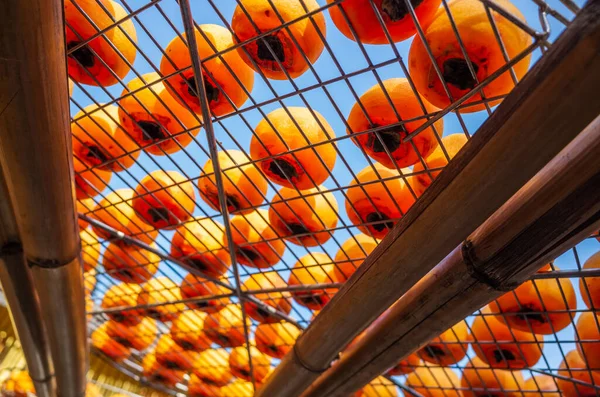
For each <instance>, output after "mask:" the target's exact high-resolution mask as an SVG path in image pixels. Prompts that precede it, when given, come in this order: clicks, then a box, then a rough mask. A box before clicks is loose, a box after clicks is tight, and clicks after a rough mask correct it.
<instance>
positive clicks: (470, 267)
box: [461, 239, 519, 292]
mask: <svg viewBox="0 0 600 397" xmlns="http://www.w3.org/2000/svg"><path fill="white" fill-rule="evenodd" d="M461 253H462V257H463V262H464V263H465V265H466V267H467V271H468V272H469V275H470V276H471V277H473V278H474V279H475V280H477V281H479V282H480V283H482V284H485V285H487V286H488V287H490V288H492V289H494V290H496V291H502V292H508V291H512V290H514V289H515V288H517V287H518V286H519V283H516V282H514V281H513V282H501V281H499V280H497V279H496V278H494V277H493V275H490V274H489V272H487V271H485V270H484V265H485V262H482V261H480V260H479V259H478V258H477V255H476V254H475V246H474V245H473V242H471V241H469V240H468V239H467V240H465V241H463V243H462V247H461Z"/></svg>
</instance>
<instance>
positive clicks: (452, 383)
mask: <svg viewBox="0 0 600 397" xmlns="http://www.w3.org/2000/svg"><path fill="white" fill-rule="evenodd" d="M405 384H406V386H408V387H410V388H411V389H413V390H415V391H416V392H418V393H420V394H421V395H422V396H423V397H459V396H460V393H459V392H458V390H453V389H456V388H457V387H458V386H459V384H460V382H459V380H458V376H457V375H456V374H455V373H454V372H453V371H452V370H451V369H450V368H442V367H429V366H426V367H419V368H417V369H416V370H415V371H414V372H412V373H411V374H409V375H408V377H407V378H406V383H405Z"/></svg>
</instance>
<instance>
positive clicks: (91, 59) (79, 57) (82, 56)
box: [67, 41, 96, 68]
mask: <svg viewBox="0 0 600 397" xmlns="http://www.w3.org/2000/svg"><path fill="white" fill-rule="evenodd" d="M79 44H81V42H80V41H69V42H68V43H67V50H68V51H69V50H71V48H75V47H77V46H78V45H79ZM68 56H69V57H70V58H73V59H75V60H76V61H77V62H79V63H80V64H81V66H83V67H85V68H91V67H92V66H94V64H95V63H96V57H95V56H94V54H93V53H92V50H90V48H89V47H88V46H87V45H84V46H82V47H80V48H78V49H76V50H75V51H73V52H71V53H70V54H69V55H68Z"/></svg>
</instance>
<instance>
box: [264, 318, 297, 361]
mask: <svg viewBox="0 0 600 397" xmlns="http://www.w3.org/2000/svg"><path fill="white" fill-rule="evenodd" d="M301 332H302V331H300V330H299V329H298V328H297V327H296V326H295V325H294V324H292V323H288V322H287V321H280V322H278V323H262V324H259V325H258V326H257V327H256V331H255V332H254V339H255V342H256V348H257V349H258V350H260V351H261V352H263V353H265V354H266V355H268V356H271V357H273V358H278V359H282V358H283V357H284V356H285V355H286V354H287V353H288V352H289V351H290V350H291V349H292V347H293V346H294V343H296V339H297V338H298V337H299V336H300V333H301Z"/></svg>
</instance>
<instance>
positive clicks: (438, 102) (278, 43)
mask: <svg viewBox="0 0 600 397" xmlns="http://www.w3.org/2000/svg"><path fill="white" fill-rule="evenodd" d="M469 2H470V3H473V4H475V6H473V7H475V8H476V9H477V10H478V11H477V12H479V14H478V16H477V18H479V19H477V21H478V23H479V26H483V27H482V28H481V29H482V30H481V31H479V32H477V31H473V30H469V29H468V28H467V27H466V25H465V22H464V19H465V17H466V16H469V14H468V12H467V11H464V10H463V11H461V10H459V6H458V5H457V4H458V3H469ZM65 3H66V4H65V7H66V8H65V10H66V13H65V15H66V32H67V49H68V50H67V55H68V63H69V73H70V77H71V78H72V81H73V82H74V89H73V92H72V95H71V114H72V125H71V126H72V132H73V151H74V153H73V154H74V161H75V169H76V193H77V198H78V199H79V201H78V211H79V213H80V226H81V227H82V240H83V249H84V264H85V265H84V266H85V269H84V270H86V288H87V291H88V309H89V310H88V313H89V315H88V316H89V329H90V335H91V341H92V346H93V347H94V349H95V351H96V352H97V353H98V354H101V355H104V356H106V357H108V358H110V359H111V360H112V361H113V362H115V365H117V366H118V367H119V368H121V369H122V370H123V371H126V372H127V373H131V374H133V375H135V376H137V377H138V378H139V379H141V380H143V381H144V382H149V383H150V384H152V385H153V386H154V387H156V388H157V390H161V391H165V392H167V393H170V394H173V395H175V394H177V393H188V395H193V396H205V395H208V396H210V395H219V396H229V395H231V396H235V397H240V396H245V395H249V396H251V395H253V392H254V389H255V388H257V387H259V386H260V384H261V383H262V382H264V381H265V379H266V378H267V377H268V375H269V373H270V371H271V370H272V368H274V367H275V366H276V365H277V363H278V362H279V359H281V358H282V357H283V356H284V355H285V353H286V352H287V351H289V350H290V348H291V347H292V345H293V343H294V340H295V339H296V338H297V336H298V334H299V332H300V330H301V329H303V328H305V327H307V326H308V325H309V324H310V321H311V320H312V318H313V316H314V315H316V314H317V313H318V311H319V309H320V308H322V307H323V306H324V305H325V304H326V303H327V302H328V301H329V300H330V299H331V297H332V296H333V295H334V294H335V292H336V291H337V288H338V287H339V286H340V285H342V284H343V282H344V281H345V280H346V279H347V277H349V276H350V275H351V274H352V273H353V271H354V270H355V268H356V267H358V266H359V265H360V263H362V261H363V260H364V258H365V257H366V256H367V255H368V254H369V253H370V252H371V251H372V250H373V249H374V248H375V246H376V245H377V244H378V242H379V241H380V239H381V238H383V237H384V236H385V234H386V233H387V232H388V231H389V230H390V229H391V228H392V227H393V225H394V224H395V223H396V222H397V221H398V220H399V219H400V218H401V217H402V216H403V215H404V214H405V213H406V211H408V210H409V208H410V207H411V205H412V204H413V203H414V202H415V201H416V200H418V198H419V196H420V195H421V194H422V193H423V192H424V190H425V189H426V188H427V187H428V186H429V185H430V184H431V183H432V181H433V180H434V179H435V177H436V176H437V174H438V173H439V172H440V171H441V170H442V169H443V167H444V166H445V165H446V164H447V163H448V161H450V159H451V158H452V157H453V156H454V155H455V154H456V152H457V151H458V150H460V147H461V146H462V145H464V143H465V142H466V141H467V140H468V139H469V138H470V137H471V136H472V135H473V134H474V133H475V132H476V130H477V128H478V127H479V126H480V125H481V124H482V123H483V122H484V121H485V120H486V119H487V118H488V117H489V115H490V114H491V113H492V112H493V109H494V107H495V106H496V105H497V104H498V103H499V102H501V100H502V99H503V98H504V97H505V96H506V95H507V94H508V93H509V91H510V89H511V88H512V87H513V86H514V84H516V83H517V82H518V81H519V80H520V79H521V78H522V77H523V74H524V73H525V72H526V71H527V69H528V68H529V65H530V64H533V63H534V62H535V61H536V60H537V59H539V57H541V56H543V54H544V53H545V51H547V49H548V48H549V47H550V46H551V43H552V42H553V41H554V40H555V38H556V37H557V36H558V35H559V34H560V32H561V31H562V30H563V29H564V28H565V27H566V26H567V25H568V24H569V22H570V21H571V20H572V19H573V17H574V16H575V14H576V13H577V11H578V10H579V9H580V7H581V6H582V2H578V1H570V0H548V1H544V0H519V1H513V3H512V4H511V3H509V2H508V1H504V0H502V1H500V0H494V1H492V0H476V1H471V0H454V1H446V0H443V1H428V0H422V1H408V0H383V1H378V0H363V1H353V0H345V1H342V0H328V1H326V2H325V1H324V0H319V1H313V0H304V1H295V0H294V1H292V0H287V1H283V0H253V1H250V0H219V1H213V0H196V1H194V2H189V1H188V0H179V1H175V0H153V1H146V2H133V1H130V0H119V1H117V2H114V1H112V0H98V1H96V0H66V1H65ZM438 6H439V9H438ZM427 7H429V8H427ZM436 10H437V11H436ZM471 11H472V10H471ZM471 11H469V12H471ZM436 12H437V16H435V18H436V19H435V20H436V21H437V20H443V21H445V22H444V23H443V24H442V25H443V26H442V27H439V25H436V24H435V23H432V24H431V25H430V24H429V23H430V20H431V19H432V18H434V15H433V14H434V13H436ZM473 12H474V11H473ZM428 14H431V15H430V16H429V17H428V16H427V15H428ZM361 18H367V19H366V20H362V19H361ZM368 18H371V20H368ZM428 18H429V19H428ZM398 20H400V23H401V24H402V23H403V24H404V25H406V26H412V28H410V27H409V28H406V26H404V27H402V28H400V29H398V28H397V25H395V23H396V22H398ZM402 21H404V22H402ZM473 26H477V25H476V24H473ZM436 27H437V28H439V29H440V31H441V32H442V33H439V32H436V30H435V28H436ZM192 32H194V33H193V34H192ZM402 35H404V36H406V37H402ZM436 35H437V36H436ZM481 40H484V42H483V44H482V41H481ZM486 40H487V41H486ZM188 42H189V45H188ZM448 45H451V46H452V47H453V50H451V51H450V50H444V49H441V48H443V46H448ZM443 51H446V52H443ZM432 60H433V61H432ZM423 65H429V69H428V70H427V71H424V70H425V69H423V67H424V66H423ZM420 68H421V69H420ZM430 102H431V103H430ZM344 130H345V131H347V133H344V132H343V131H344ZM499 161H501V160H499ZM221 208H226V210H225V211H222V210H221ZM593 244H595V240H593V239H590V240H589V241H586V242H584V243H582V245H581V247H584V248H585V250H586V255H585V256H588V254H589V250H597V249H598V246H597V245H596V246H595V247H594V246H593ZM579 249H580V248H577V249H574V250H573V251H572V253H570V254H569V255H571V256H570V257H569V258H567V256H568V255H567V254H565V256H564V257H561V258H558V259H557V261H556V262H555V263H556V264H558V265H559V267H560V269H561V270H557V268H554V267H553V268H551V269H549V271H548V272H545V273H539V274H537V275H536V276H534V278H535V280H536V281H535V282H533V285H534V290H535V291H536V294H539V296H538V298H539V297H540V296H542V298H543V294H540V291H539V290H538V289H537V288H535V287H536V286H537V284H538V283H542V282H551V283H557V282H558V281H557V280H560V282H561V284H556V285H560V286H562V282H563V281H566V282H568V283H571V284H573V283H576V282H577V281H578V280H579V279H582V277H583V276H584V275H588V274H589V276H590V277H593V276H597V274H596V273H597V270H596V271H595V270H593V269H590V270H588V269H586V270H583V269H582V263H581V260H580V257H579V254H578V252H579V251H578V250H579ZM584 258H585V257H584ZM584 284H585V283H584ZM550 290H552V291H555V290H556V288H554V287H552V288H550ZM558 290H560V291H561V294H560V296H558V295H557V296H552V299H554V300H557V301H559V302H564V301H565V299H567V298H569V299H573V297H576V300H577V307H570V306H569V307H566V308H560V307H558V308H555V307H553V308H552V309H550V308H547V307H541V308H540V307H529V306H526V307H521V306H518V310H517V312H516V313H511V312H509V311H503V313H502V314H501V317H502V319H503V321H509V319H510V318H524V319H525V320H524V322H525V324H526V325H527V327H529V333H528V335H530V336H531V335H533V333H532V332H531V331H532V330H531V327H532V326H533V324H532V322H533V320H532V319H534V320H535V321H541V322H544V321H545V320H547V318H548V316H552V315H554V314H556V315H557V316H563V317H564V315H565V314H567V315H568V317H569V318H568V324H567V325H566V327H565V328H563V329H562V330H561V331H558V330H556V332H551V333H548V334H547V335H544V336H540V337H535V338H534V340H533V341H530V340H528V341H527V342H525V341H521V340H520V339H518V338H516V337H515V336H514V335H513V333H512V332H511V333H510V335H511V337H512V338H516V339H515V341H514V343H509V344H508V345H509V347H511V348H513V347H514V348H516V350H510V351H508V352H505V351H504V350H503V349H494V347H498V345H499V343H500V342H506V341H504V340H495V339H494V338H492V339H491V340H485V338H484V339H482V340H480V339H472V338H474V337H475V336H477V335H478V333H476V332H474V329H473V324H474V323H475V322H476V321H477V324H479V323H480V322H481V320H486V319H489V318H492V314H489V313H485V312H478V313H475V314H474V315H473V316H471V317H469V318H467V319H466V321H465V323H464V328H463V329H462V334H461V335H457V334H456V333H455V332H454V331H452V332H450V336H449V337H448V338H446V339H448V340H446V339H445V338H443V337H441V339H440V341H439V343H438V344H437V345H436V346H433V347H432V346H430V347H427V348H425V349H422V350H421V351H420V352H419V353H418V355H419V356H420V357H419V359H418V360H414V362H413V364H414V363H415V362H418V364H416V366H417V367H418V369H417V370H416V371H413V372H411V374H404V375H401V376H398V375H390V374H388V378H378V379H377V380H376V381H374V383H373V384H372V385H371V386H370V389H368V390H367V389H365V390H364V391H363V393H364V395H365V396H375V395H381V396H383V395H387V394H386V393H388V394H389V395H395V394H394V393H397V390H398V388H399V389H401V390H403V391H404V392H405V393H408V394H412V395H417V396H419V395H423V396H436V397H437V396H438V395H440V396H441V395H442V394H443V395H448V394H457V393H459V392H460V393H462V394H463V395H464V396H465V397H466V396H470V395H477V396H483V395H486V396H492V395H494V396H496V395H501V394H510V393H513V394H514V393H517V392H519V390H521V391H522V390H525V389H524V387H525V386H524V384H521V383H519V382H516V381H515V382H516V383H515V382H513V383H510V382H508V383H507V384H508V385H509V386H510V385H512V386H514V387H515V388H516V389H515V390H510V387H509V388H508V389H507V390H505V389H504V388H503V387H504V386H505V385H504V384H501V385H500V386H501V387H500V388H499V389H498V385H496V386H493V385H491V384H490V385H488V383H489V382H487V381H486V379H482V377H486V376H489V375H490V373H491V374H492V375H493V376H492V378H494V377H496V378H497V377H498V374H497V373H496V370H494V371H490V370H487V372H485V371H484V372H483V376H481V374H475V377H474V378H470V377H468V376H467V375H468V374H469V373H470V372H469V371H471V372H473V371H472V370H469V369H468V365H469V363H470V362H471V361H472V360H471V359H472V358H474V357H475V354H474V352H476V351H480V350H481V351H492V353H491V354H492V356H491V358H493V359H496V358H498V357H499V358H498V360H497V361H498V362H497V363H495V365H500V364H506V365H508V364H509V363H512V362H513V361H515V362H517V361H519V362H522V361H523V360H524V358H523V357H525V356H526V357H527V360H525V361H527V362H526V363H525V364H526V365H525V367H526V369H523V370H522V373H523V374H525V373H528V374H527V375H531V376H533V375H540V374H546V375H549V376H551V377H552V378H553V379H559V380H561V379H562V380H565V379H567V378H569V379H570V378H571V377H575V376H574V375H571V374H565V372H564V371H562V372H561V371H560V370H559V365H560V362H561V361H562V360H563V359H564V358H565V357H566V354H567V352H569V351H571V350H573V349H574V348H575V346H576V344H577V341H578V340H579V338H577V337H576V336H574V335H573V332H574V330H576V327H575V325H576V323H577V321H579V319H580V318H581V316H582V315H584V313H589V312H586V310H587V309H584V305H583V303H582V299H584V298H583V297H584V296H586V294H587V293H588V291H580V292H579V293H577V292H574V295H573V296H565V292H564V291H562V287H561V288H558ZM575 290H577V288H575ZM542 292H546V291H545V290H543V291H542ZM513 300H514V301H516V302H517V303H518V304H519V305H520V304H521V302H520V297H518V296H515V297H514V299H513ZM534 300H535V299H534ZM554 300H552V302H554ZM540 301H541V302H544V303H545V302H546V301H545V300H544V299H540ZM553 304H554V303H553ZM557 305H558V306H560V305H559V304H557ZM498 306H499V307H501V305H498ZM525 311H526V314H523V313H524V312H525ZM511 316H512V317H511ZM586 316H587V315H586ZM494 318H496V317H495V316H494ZM540 318H541V320H540ZM477 319H481V320H477ZM542 320H544V321H542ZM596 321H597V320H596ZM547 322H548V321H547ZM483 323H484V325H485V327H484V328H487V330H488V333H491V334H492V336H493V334H494V333H493V332H492V331H493V330H491V331H490V325H489V323H488V321H483ZM534 324H536V323H535V322H534ZM549 324H550V325H553V323H552V321H549ZM511 329H512V328H509V330H511ZM552 331H555V330H552ZM481 332H483V331H481ZM523 332H525V333H527V332H528V331H527V330H526V331H523ZM483 333H484V334H485V332H483ZM467 336H468V338H470V339H468V340H467V339H465V338H467ZM596 337H597V334H596ZM591 339H592V340H593V339H594V338H591ZM542 340H543V349H542V347H541V345H542V342H541V341H542ZM504 345H506V344H505V343H504V344H501V345H500V346H504ZM469 346H472V348H471V347H469ZM589 346H595V345H593V343H592V344H590V345H589ZM532 349H533V350H534V351H533V357H534V358H535V357H537V356H536V354H538V355H539V358H538V360H533V358H530V356H529V355H531V351H532ZM535 349H537V351H535ZM590 349H593V348H590ZM448 352H452V354H450V355H451V358H455V357H454V355H453V354H457V355H458V356H457V357H461V358H460V359H456V360H453V361H452V362H448V365H449V366H448V368H450V369H449V370H448V371H446V372H444V371H445V370H442V372H439V369H434V368H437V367H435V363H431V361H435V358H436V357H438V355H439V354H441V355H442V356H444V354H448ZM598 353H599V355H600V352H598ZM494 354H495V356H494ZM510 354H512V356H510ZM484 357H487V356H484ZM511 357H513V358H511ZM438 358H439V357H438ZM448 358H449V357H446V359H448ZM533 361H535V362H533ZM424 362H430V363H429V364H428V365H425V364H423V363H424ZM473 365H475V364H473ZM479 365H482V364H479ZM589 369H590V368H589V367H584V368H582V370H584V371H585V372H586V373H587V374H588V375H587V376H588V378H585V376H586V375H581V377H580V376H577V378H578V379H580V380H579V381H578V383H577V384H578V385H580V386H583V385H584V384H586V385H587V383H590V381H591V378H589V376H590V374H591V373H590V372H588V371H589ZM519 370H521V369H519ZM432 371H433V372H432ZM498 371H499V370H498ZM400 372H403V371H400ZM440 374H445V375H443V376H441V375H440ZM450 374H452V375H450ZM510 374H511V376H512V377H513V378H516V377H518V376H520V375H515V374H521V372H510ZM428 375H429V376H428ZM501 375H502V376H504V373H501ZM469 376H471V375H469ZM445 377H448V379H444V378H445ZM563 378H564V379H563ZM457 379H459V381H457ZM460 379H463V380H464V379H467V381H466V383H464V382H461V381H460ZM530 379H537V378H530ZM544 379H545V378H544ZM234 380H235V381H234ZM476 380H479V383H477V382H476ZM488 380H489V379H488ZM595 380H597V381H598V382H600V378H598V376H597V377H596V378H595ZM390 382H391V383H390ZM528 382H530V381H528ZM582 382H583V383H582ZM492 383H493V382H492ZM497 383H498V382H497ZM530 383H531V382H530ZM533 383H534V384H533V386H539V385H536V382H535V381H533ZM544 385H546V384H545V383H544ZM580 389H581V388H575V389H574V390H575V393H579V394H584V395H591V394H594V395H595V394H597V393H598V387H597V386H590V388H588V389H581V390H580ZM561 390H562V388H561ZM590 390H592V392H593V393H592V392H590ZM537 391H538V390H537V389H536V388H535V387H534V388H533V389H532V390H531V391H529V390H528V389H527V392H532V393H533V392H537ZM543 392H554V393H557V392H558V391H556V390H546V389H544V390H543ZM519 393H520V392H519ZM561 393H565V392H564V391H561ZM565 394H568V393H565ZM569 396H570V394H569Z"/></svg>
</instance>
